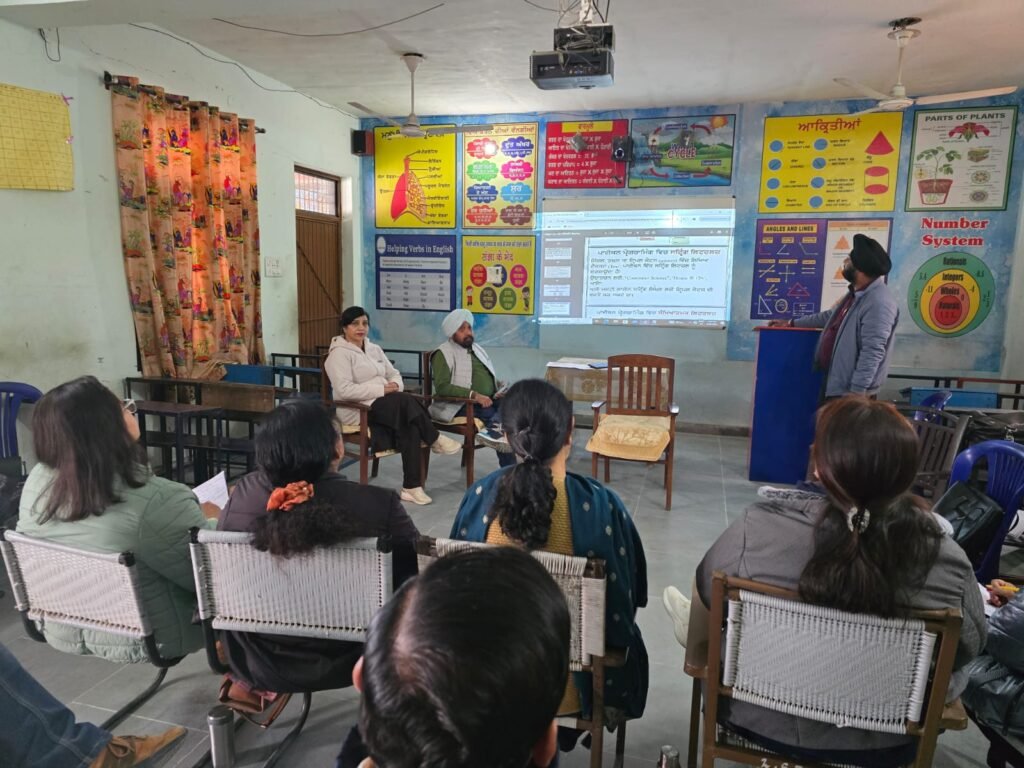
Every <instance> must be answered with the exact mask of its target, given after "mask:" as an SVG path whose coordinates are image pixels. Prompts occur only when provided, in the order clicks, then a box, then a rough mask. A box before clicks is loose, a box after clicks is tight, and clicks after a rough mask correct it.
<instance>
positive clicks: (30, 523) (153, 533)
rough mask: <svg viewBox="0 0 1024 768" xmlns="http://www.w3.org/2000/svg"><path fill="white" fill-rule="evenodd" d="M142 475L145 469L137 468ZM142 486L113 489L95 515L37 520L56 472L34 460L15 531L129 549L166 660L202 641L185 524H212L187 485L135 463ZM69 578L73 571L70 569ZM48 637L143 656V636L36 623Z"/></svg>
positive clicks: (115, 654) (96, 547) (128, 657)
mask: <svg viewBox="0 0 1024 768" xmlns="http://www.w3.org/2000/svg"><path fill="white" fill-rule="evenodd" d="M143 473H144V474H143ZM140 474H141V476H142V477H143V478H144V479H145V484H144V485H142V486H140V487H139V488H126V487H124V485H123V484H122V483H120V481H118V482H117V484H116V485H115V490H116V492H117V494H118V496H120V498H121V501H119V502H116V503H114V504H112V505H110V506H109V507H107V508H106V509H105V510H103V514H101V515H93V516H90V517H87V518H85V519H83V520H76V521H74V522H65V521H62V520H56V519H53V520H50V521H48V522H46V523H43V524H40V523H39V521H38V514H39V512H40V511H41V510H42V508H43V503H44V501H45V498H46V496H47V494H48V493H49V489H50V486H51V484H52V483H53V481H54V479H55V476H56V472H55V471H54V470H53V469H51V468H50V467H48V466H46V465H45V464H37V465H36V466H35V467H33V468H32V471H31V472H30V473H29V476H28V480H27V481H26V483H25V489H24V491H23V492H22V495H21V507H20V510H19V515H18V531H19V532H20V533H24V534H27V535H29V536H35V537H37V538H41V539H46V540H48V541H53V542H56V543H59V544H67V545H68V546H72V547H78V548H81V549H90V550H93V551H95V552H125V551H129V550H130V551H132V552H134V553H135V558H136V563H137V564H138V565H137V567H138V575H139V584H140V586H141V591H142V599H143V602H144V603H145V606H146V612H147V613H148V615H149V620H150V624H151V625H152V628H153V634H154V635H155V637H156V643H157V647H158V648H159V650H160V653H161V655H162V656H164V657H166V658H170V657H175V656H184V655H185V654H188V653H192V652H193V651H197V650H199V649H200V648H202V646H203V636H202V631H201V629H200V627H199V626H197V625H194V624H193V623H192V614H193V612H194V611H195V609H196V594H195V592H196V587H195V577H194V576H193V575H192V559H191V557H190V555H189V529H191V528H193V527H197V528H202V527H209V528H212V527H215V526H216V521H215V520H207V519H206V518H205V517H204V516H203V512H202V510H201V509H200V507H199V502H198V501H197V500H196V497H195V494H193V493H192V491H191V490H190V489H189V488H188V486H185V485H182V484H181V483H175V482H173V481H171V480H167V479H165V478H162V477H156V476H155V475H152V474H150V473H149V470H148V469H146V470H142V469H140ZM69 581H71V582H72V584H73V582H74V575H73V574H69ZM41 629H42V631H43V634H45V635H46V641H47V642H48V643H49V644H50V645H52V646H54V647H55V648H57V649H58V650H61V651H65V652H67V653H77V654H84V655H91V654H94V655H96V656H100V657H102V658H104V659H107V660H108V661H114V662H118V663H121V664H123V663H126V662H141V661H145V660H146V658H147V657H146V651H145V646H144V644H143V643H142V642H141V641H136V640H132V639H131V638H128V637H123V636H119V635H112V634H109V633H107V632H99V631H96V630H91V629H85V630H83V629H77V628H75V627H70V626H67V625H65V624H56V623H46V624H43V625H42V626H41Z"/></svg>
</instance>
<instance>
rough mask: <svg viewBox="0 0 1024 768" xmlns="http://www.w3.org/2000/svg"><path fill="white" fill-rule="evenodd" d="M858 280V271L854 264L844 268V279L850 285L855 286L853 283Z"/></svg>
mask: <svg viewBox="0 0 1024 768" xmlns="http://www.w3.org/2000/svg"><path fill="white" fill-rule="evenodd" d="M856 278H857V270H856V269H855V268H854V266H853V264H847V265H846V266H845V267H843V279H845V280H846V282H848V283H850V285H853V282H854V280H855V279H856Z"/></svg>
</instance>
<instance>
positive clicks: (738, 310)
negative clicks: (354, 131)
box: [357, 97, 1024, 426]
mask: <svg viewBox="0 0 1024 768" xmlns="http://www.w3.org/2000/svg"><path fill="white" fill-rule="evenodd" d="M1021 101H1022V100H1021V99H1020V98H1017V99H1016V100H1015V99H1014V98H1013V97H1003V98H1000V99H993V100H990V101H974V102H970V103H969V104H968V105H967V106H969V107H970V108H972V109H977V108H978V107H981V106H986V105H1000V106H1002V105H1012V104H1017V105H1018V106H1020V105H1021ZM867 106H870V104H869V103H867V102H824V101H819V102H796V103H779V104H746V105H742V106H741V105H723V104H715V105H706V106H701V107H687V108H669V109H644V110H621V111H620V110H613V111H604V112H558V113H544V114H503V115H474V116H462V115H456V116H443V117H436V118H430V120H429V122H437V123H443V122H457V123H460V124H472V123H483V122H488V123H503V122H524V121H531V122H532V121H537V122H539V123H540V133H539V137H540V142H539V143H540V147H541V150H543V136H544V129H545V125H546V124H547V122H548V121H560V120H591V119H604V120H607V119H614V118H627V119H633V118H649V117H674V116H688V115H708V114H735V115H736V116H737V120H736V137H737V138H736V153H737V154H736V156H735V157H734V166H733V167H734V172H733V184H732V185H731V186H721V187H705V188H675V189H672V188H661V189H628V188H627V189H616V190H545V189H544V188H543V186H542V184H539V187H540V188H539V190H538V196H539V198H540V200H539V201H538V211H539V212H540V213H541V214H543V210H544V205H543V199H544V198H545V197H548V198H552V197H563V196H568V197H580V196H585V195H593V196H601V197H607V196H629V197H632V196H640V195H645V194H647V195H667V194H678V195H688V196H690V195H716V196H720V195H734V196H735V198H736V240H735V249H734V256H733V282H732V317H731V322H730V323H729V327H728V330H725V331H721V330H693V329H674V328H644V329H642V330H641V329H638V328H629V327H608V326H543V327H541V326H539V325H538V324H537V323H536V322H535V321H534V319H533V318H520V317H513V316H501V315H490V316H488V315H477V326H476V327H477V338H478V340H479V341H480V342H481V343H483V344H484V346H486V347H487V348H488V350H489V351H490V353H491V357H492V358H493V359H495V360H496V361H497V362H498V365H499V368H501V369H502V370H501V371H500V373H501V374H502V375H503V376H505V377H508V378H520V377H524V376H541V375H543V372H544V366H545V364H546V363H547V362H548V361H549V360H552V359H555V358H557V357H561V356H563V355H571V356H580V357H583V356H586V357H606V356H608V355H610V354H616V353H622V352H645V353H652V354H662V355H668V356H671V357H674V358H675V359H676V371H677V372H676V382H677V383H676V400H677V402H678V403H679V405H680V408H681V415H680V418H681V420H682V421H684V422H693V423H702V424H724V425H739V426H745V425H747V424H748V423H749V416H750V402H751V387H752V381H753V366H752V363H751V361H752V360H753V357H754V351H755V343H756V334H755V333H754V331H753V328H754V326H755V325H756V324H757V323H754V322H752V321H751V320H750V319H749V314H750V309H749V308H750V297H751V294H750V292H751V280H752V274H753V251H754V234H755V224H756V220H757V218H758V214H757V204H758V191H759V185H760V173H761V143H762V132H763V128H764V118H765V117H775V116H791V115H804V114H829V113H846V112H853V111H856V110H857V109H862V108H865V107H867ZM943 106H949V107H951V108H953V107H956V106H959V105H956V104H951V105H943ZM913 124H914V119H913V110H908V111H907V112H906V113H904V119H903V138H902V142H901V146H900V161H899V166H898V168H899V173H898V183H897V188H896V198H895V199H896V206H895V210H894V211H892V212H879V213H876V214H865V213H851V214H832V215H829V218H856V219H862V218H889V217H892V218H893V232H892V248H891V251H892V258H893V264H894V267H893V272H892V274H891V276H890V285H891V286H892V289H893V290H894V291H895V293H896V294H897V296H898V297H899V299H900V303H901V306H902V315H901V318H900V323H899V326H898V328H897V337H896V346H895V351H894V358H893V366H894V370H893V372H894V373H895V372H901V371H902V372H905V373H920V372H924V373H930V372H933V371H940V372H946V371H953V372H957V373H986V374H990V375H995V374H996V373H997V372H998V371H999V370H1000V367H1001V363H1002V359H1003V344H1004V333H1005V332H1006V330H1007V328H1008V313H1007V304H1008V299H1009V294H1010V285H1011V278H1012V271H1011V267H1012V265H1013V263H1014V261H1015V258H1016V257H1015V243H1016V236H1017V220H1018V218H1019V215H1020V211H1021V176H1022V168H1024V163H1022V161H1024V142H1022V141H1021V138H1022V134H1024V129H1022V126H1021V121H1020V120H1018V123H1017V137H1016V139H1017V140H1016V143H1015V147H1014V160H1013V169H1012V171H1011V185H1010V191H1009V199H1008V201H1007V209H1006V211H983V212H953V211H941V212H935V213H934V214H928V213H921V212H915V213H905V212H904V211H903V210H902V209H903V205H904V201H905V199H906V187H907V178H908V167H909V156H910V152H911V134H912V131H913ZM375 125H380V123H379V122H378V121H374V120H365V121H363V127H364V128H372V127H373V126H375ZM538 164H539V166H540V167H539V168H538V171H537V173H538V178H539V179H541V180H542V179H543V175H544V168H543V151H540V152H539V157H538ZM461 173H462V168H461V159H460V166H459V169H458V174H459V176H458V178H460V179H461ZM362 186H363V202H364V205H363V210H364V211H365V219H364V226H363V238H362V242H363V249H362V258H361V259H359V260H357V268H358V269H361V275H362V282H363V285H364V287H365V290H364V292H363V295H362V302H363V304H364V306H365V307H366V308H367V309H368V310H369V311H370V312H371V313H372V314H373V325H374V336H375V338H377V339H378V340H379V341H381V342H382V343H383V344H384V345H385V346H392V347H410V348H424V349H427V348H430V347H432V346H434V345H436V344H437V343H438V342H440V341H441V333H440V320H441V317H442V316H441V315H439V314H436V313H430V312H408V311H375V310H373V309H372V308H373V307H374V306H375V304H376V295H375V290H376V289H375V283H374V273H373V270H374V259H373V236H374V234H375V231H376V230H375V229H374V227H373V158H372V157H368V158H364V159H363V167H362ZM459 214H460V220H461V210H460V211H459ZM801 215H802V216H804V217H806V216H807V214H801ZM922 215H934V216H935V217H937V218H944V219H952V218H959V217H960V216H964V217H966V218H968V219H978V218H985V219H989V220H990V224H989V226H988V228H987V230H985V233H984V234H985V239H986V246H985V248H983V249H971V248H964V249H960V250H966V251H968V252H973V253H975V254H976V255H978V256H980V257H981V258H982V259H983V260H984V261H985V263H986V264H987V265H988V267H989V269H990V270H991V271H992V274H993V276H994V277H995V281H996V286H997V288H996V291H997V297H996V303H995V306H994V307H993V309H992V311H991V312H990V314H989V315H988V318H987V319H986V320H985V321H984V323H982V325H981V326H979V327H978V328H977V329H976V330H975V331H973V332H971V333H969V334H966V335H965V336H961V337H957V338H937V337H933V336H929V335H927V334H925V333H924V332H922V331H921V330H920V329H919V328H918V327H917V325H916V324H915V323H914V321H913V319H912V318H911V316H910V313H909V310H908V309H907V306H906V301H907V288H908V281H909V279H910V278H911V277H912V276H913V274H914V272H915V271H916V269H917V268H918V267H919V266H920V265H921V264H922V263H923V262H924V261H926V260H927V259H928V258H930V257H931V256H934V255H935V254H937V253H941V252H943V250H952V249H940V250H935V249H932V248H926V247H924V246H922V245H921V244H920V240H921V235H922V230H921V217H922ZM797 217H799V215H796V214H793V215H788V216H787V215H785V214H783V215H775V216H771V217H770V218H779V219H784V218H797ZM388 231H389V232H395V233H397V232H401V231H402V230H388ZM410 231H411V230H410ZM416 231H417V232H419V233H421V234H426V233H427V230H416ZM438 232H439V233H440V232H443V233H446V234H451V233H452V230H438ZM474 232H476V233H477V234H480V233H481V232H480V230H475V231H474ZM455 234H457V235H461V234H462V230H461V229H457V230H456V231H455ZM487 234H491V233H490V232H488V233H487ZM945 234H958V233H957V232H955V231H953V232H946V233H945ZM459 264H460V269H461V260H460V262H459ZM1019 304H1020V302H1018V305H1019ZM1022 311H1024V308H1022V309H1021V310H1016V311H1015V314H1014V315H1012V316H1010V317H1011V319H1010V321H1009V327H1010V328H1013V327H1015V326H1016V325H1017V324H1019V323H1020V320H1021V318H1020V317H1018V315H1020V314H1021V312H1022Z"/></svg>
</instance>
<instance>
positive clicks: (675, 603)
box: [661, 587, 690, 648]
mask: <svg viewBox="0 0 1024 768" xmlns="http://www.w3.org/2000/svg"><path fill="white" fill-rule="evenodd" d="M661 603H662V605H664V606H665V611H666V612H667V613H668V615H669V617H670V618H671V619H672V631H673V632H675V635H676V640H677V641H678V642H679V644H680V645H681V646H683V648H685V647H686V635H687V633H689V631H690V598H688V597H684V596H683V593H682V592H680V591H679V590H678V589H676V588H675V587H665V591H664V592H663V593H662V594H661Z"/></svg>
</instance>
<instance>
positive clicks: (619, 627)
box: [451, 379, 648, 719]
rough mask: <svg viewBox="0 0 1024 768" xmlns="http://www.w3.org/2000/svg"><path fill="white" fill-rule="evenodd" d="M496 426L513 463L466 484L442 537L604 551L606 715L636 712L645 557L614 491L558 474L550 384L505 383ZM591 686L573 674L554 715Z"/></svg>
mask: <svg viewBox="0 0 1024 768" xmlns="http://www.w3.org/2000/svg"><path fill="white" fill-rule="evenodd" d="M502 424H503V428H504V430H505V434H506V436H507V438H508V442H509V444H510V445H511V447H512V449H513V450H514V451H515V453H516V455H517V456H518V458H519V459H520V463H519V464H517V465H515V466H512V467H509V468H507V469H499V470H498V471H497V472H494V473H492V474H491V475H488V476H487V477H485V478H484V479H483V480H479V481H477V482H476V483H475V484H474V485H473V487H471V488H470V489H469V490H468V491H467V492H466V495H465V497H464V498H463V500H462V505H461V506H460V507H459V513H458V516H457V517H456V519H455V523H454V525H453V526H452V532H451V537H452V538H454V539H463V540H466V541H485V542H489V543H492V544H515V545H516V546H521V547H525V548H527V549H543V550H547V551H549V552H557V553H559V554H565V555H576V556H581V557H597V558H601V559H603V560H604V561H605V566H606V569H607V573H608V581H607V600H606V618H605V636H606V642H607V644H608V645H609V646H610V647H612V648H625V649H628V654H627V659H626V663H625V665H624V666H623V667H619V668H615V669H607V670H606V671H605V691H604V696H605V708H606V715H607V716H608V717H609V718H610V719H614V718H616V717H619V716H620V715H621V716H624V717H630V718H635V717H640V716H641V715H642V714H643V711H644V706H645V704H646V700H647V684H648V664H647V650H646V648H645V646H644V642H643V637H642V636H641V634H640V628H639V627H638V626H637V625H636V612H637V609H639V608H642V607H643V606H645V605H646V604H647V563H646V561H645V559H644V550H643V545H642V544H641V542H640V537H639V535H638V534H637V531H636V528H635V527H634V526H633V521H632V519H631V518H630V517H629V513H628V511H627V510H626V509H625V506H624V505H623V504H622V501H621V500H620V499H619V497H618V496H617V495H615V493H614V492H613V491H611V490H609V489H608V488H605V487H604V486H603V485H601V484H600V483H599V482H597V481H596V480H593V479H591V478H588V477H583V476H581V475H576V474H573V473H570V472H567V470H566V462H567V460H568V457H569V452H570V450H571V447H572V429H573V416H572V404H571V403H570V402H569V401H568V400H567V399H566V397H565V395H563V394H562V393H561V392H560V391H559V390H558V389H557V388H555V387H554V386H552V385H551V384H548V383H547V382H545V381H540V380H538V379H524V380H522V381H519V382H517V383H516V384H514V385H512V387H511V388H510V389H509V391H508V394H507V395H506V396H505V399H504V403H503V405H502ZM577 694H578V695H577ZM591 694H592V678H591V676H590V675H589V674H583V673H580V674H575V675H573V685H572V686H570V689H569V690H568V691H567V693H566V700H565V702H563V708H562V709H561V710H560V713H561V714H568V713H570V712H578V711H582V712H583V713H584V714H585V715H589V713H590V711H591V710H590V704H591Z"/></svg>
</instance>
